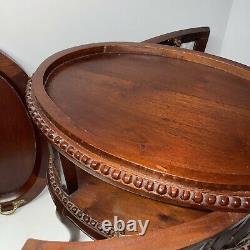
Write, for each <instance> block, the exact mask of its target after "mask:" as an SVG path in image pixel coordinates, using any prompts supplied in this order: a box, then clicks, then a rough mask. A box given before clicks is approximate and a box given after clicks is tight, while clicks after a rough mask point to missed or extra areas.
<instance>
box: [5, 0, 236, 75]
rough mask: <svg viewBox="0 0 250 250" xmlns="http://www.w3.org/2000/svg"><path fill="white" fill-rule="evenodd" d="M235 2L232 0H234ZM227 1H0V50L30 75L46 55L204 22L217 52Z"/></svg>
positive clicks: (228, 6)
mask: <svg viewBox="0 0 250 250" xmlns="http://www.w3.org/2000/svg"><path fill="white" fill-rule="evenodd" d="M237 1H238V0H237ZM231 5H232V0H219V1H218V0H188V1H187V0H179V1H173V0H125V1H124V0H105V1H104V0H71V1H62V0H22V1H21V0H8V1H6V0H0V6H1V7H0V34H1V35H0V49H1V50H3V51H5V52H6V53H8V54H9V55H10V56H11V57H13V58H14V59H15V60H16V61H17V62H18V63H19V64H20V65H21V66H23V68H24V69H25V70H26V71H27V72H28V73H29V74H31V73H32V72H34V71H35V69H36V68H37V67H38V65H39V64H40V63H41V62H42V61H43V60H44V59H45V58H46V57H48V56H49V55H51V54H53V53H55V52H56V51H60V50H62V49H65V48H68V47H72V46H75V45H79V44H84V43H92V42H99V41H112V40H113V41H141V40H143V39H147V38H150V37H152V36H155V35H159V34H161V33H166V32H170V31H174V30H178V29H182V28H190V27H196V26H210V27H211V36H210V40H209V44H208V50H207V51H208V52H210V53H214V54H218V53H219V52H220V50H221V45H222V41H223V37H224V32H225V28H226V24H227V20H228V16H229V13H230V9H231Z"/></svg>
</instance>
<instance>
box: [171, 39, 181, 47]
mask: <svg viewBox="0 0 250 250" xmlns="http://www.w3.org/2000/svg"><path fill="white" fill-rule="evenodd" d="M173 43H174V46H175V47H181V44H182V43H181V40H180V39H177V38H174V39H173Z"/></svg>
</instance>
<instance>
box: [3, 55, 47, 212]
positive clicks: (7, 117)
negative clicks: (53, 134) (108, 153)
mask: <svg viewBox="0 0 250 250" xmlns="http://www.w3.org/2000/svg"><path fill="white" fill-rule="evenodd" d="M27 81H28V76H27V75H26V74H25V73H24V71H23V70H22V69H21V68H20V67H19V66H18V65H17V64H16V63H15V62H14V61H13V60H11V59H10V58H8V57H7V56H6V55H5V54H3V53H0V116H1V122H0V149H1V150H0V178H1V180H0V210H1V211H0V212H1V213H3V214H10V213H12V212H14V211H15V209H16V208H17V207H19V206H21V205H24V204H26V203H28V202H29V201H30V200H32V199H33V198H34V197H35V196H37V195H38V194H39V193H40V192H41V191H42V190H43V188H44V187H45V185H46V181H45V174H46V167H47V161H48V154H47V144H46V142H45V140H44V138H42V136H41V135H40V134H39V133H38V131H37V129H36V128H35V127H34V126H33V124H32V120H31V118H30V115H29V113H28V111H27V107H26V105H25V87H26V84H27Z"/></svg>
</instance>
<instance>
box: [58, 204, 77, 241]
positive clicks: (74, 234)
mask: <svg viewBox="0 0 250 250" xmlns="http://www.w3.org/2000/svg"><path fill="white" fill-rule="evenodd" d="M56 215H57V218H58V219H59V220H60V221H61V222H62V223H63V224H64V225H65V226H66V228H67V229H68V230H69V233H70V239H69V241H79V240H80V230H79V229H78V228H77V227H76V226H75V225H74V224H73V223H72V222H71V221H70V220H69V219H68V218H67V217H65V216H64V215H63V214H62V213H61V212H60V211H59V210H58V209H56Z"/></svg>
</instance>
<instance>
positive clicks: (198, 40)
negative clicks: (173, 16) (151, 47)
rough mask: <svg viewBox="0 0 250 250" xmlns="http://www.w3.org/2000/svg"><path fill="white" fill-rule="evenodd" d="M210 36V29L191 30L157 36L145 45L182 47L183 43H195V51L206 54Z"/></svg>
mask: <svg viewBox="0 0 250 250" xmlns="http://www.w3.org/2000/svg"><path fill="white" fill-rule="evenodd" d="M209 34H210V28H209V27H199V28H191V29H185V30H179V31H174V32H171V33H167V34H164V35H160V36H156V37H153V38H150V39H147V40H145V41H143V43H156V44H162V45H169V46H175V47H180V46H181V44H183V43H189V42H194V48H193V50H196V51H201V52H204V51H205V49H206V46H207V42H208V38H209Z"/></svg>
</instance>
